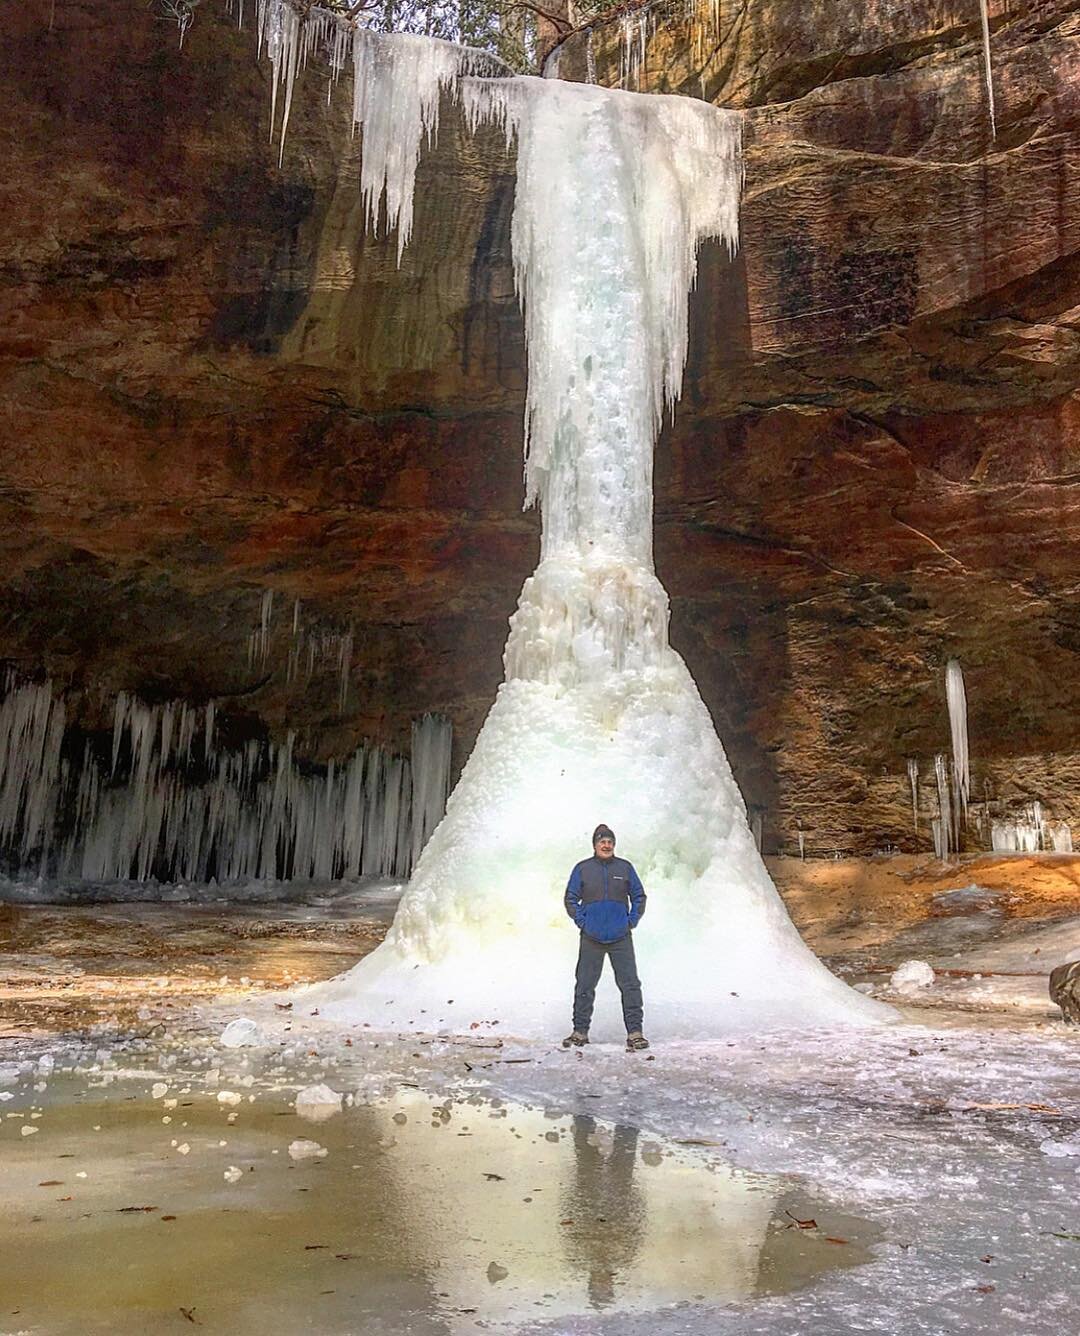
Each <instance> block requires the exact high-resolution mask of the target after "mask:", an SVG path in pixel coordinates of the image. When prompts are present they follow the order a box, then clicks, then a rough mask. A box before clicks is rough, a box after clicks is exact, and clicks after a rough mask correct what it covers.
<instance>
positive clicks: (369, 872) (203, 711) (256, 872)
mask: <svg viewBox="0 0 1080 1336" xmlns="http://www.w3.org/2000/svg"><path fill="white" fill-rule="evenodd" d="M215 723H216V719H215V709H214V705H213V703H212V702H211V703H210V704H209V705H207V706H206V707H205V708H195V707H192V706H189V705H188V704H187V703H185V702H168V703H166V704H163V705H147V704H145V703H144V702H142V701H140V700H138V699H137V698H135V697H133V696H130V695H128V694H126V693H124V692H121V693H120V695H119V696H118V697H117V700H116V706H115V710H114V719H113V734H112V746H111V756H110V757H109V759H108V760H106V759H105V758H104V757H101V756H98V755H96V754H95V752H94V749H93V748H92V746H91V745H90V744H89V743H87V744H86V745H85V746H84V747H83V749H82V752H81V755H80V756H79V757H78V758H77V759H67V758H65V757H64V755H63V752H64V709H63V704H62V702H61V701H60V700H58V699H57V698H56V697H55V696H54V693H53V691H52V688H51V686H50V684H49V683H44V684H41V685H35V686H17V685H15V684H14V683H11V682H9V691H8V695H7V696H6V698H5V699H4V701H3V703H2V704H0V850H2V851H3V853H4V854H5V855H6V857H7V860H8V862H9V865H10V866H11V868H12V869H13V870H14V871H16V872H19V873H21V874H23V875H26V874H31V875H35V876H57V877H60V878H68V877H78V878H81V879H84V880H88V881H111V880H123V881H127V880H133V881H146V880H149V879H151V878H153V879H156V880H159V881H185V882H206V881H209V880H211V879H216V880H218V881H243V880H251V879H257V880H270V881H285V880H296V879H305V880H306V879H314V880H335V879H338V878H343V877H344V878H351V877H357V876H361V875H363V876H393V877H405V876H407V875H408V874H409V871H410V870H411V868H412V865H413V863H414V861H415V859H416V858H417V857H419V854H420V851H421V850H422V848H423V846H424V844H425V843H426V841H427V838H428V836H429V835H430V833H431V831H432V830H433V829H434V828H435V826H436V825H437V824H438V822H439V819H440V818H441V816H442V812H443V808H444V806H445V803H446V793H447V785H448V782H449V775H450V746H451V729H450V725H449V724H448V723H447V722H446V721H445V720H443V719H439V718H436V717H435V716H432V715H426V716H425V717H424V718H423V719H421V720H419V721H417V722H416V723H415V724H414V725H413V759H412V763H411V764H410V762H409V760H408V759H406V758H403V757H400V756H394V755H392V754H390V753H389V752H387V751H385V750H384V749H383V748H381V747H376V746H364V747H360V748H359V749H358V750H357V751H356V752H354V753H353V755H352V756H351V757H349V758H348V759H347V760H345V761H344V762H340V763H338V762H333V761H331V762H330V763H329V764H328V765H327V767H326V772H325V774H311V773H309V772H307V771H306V770H305V769H302V768H301V767H300V766H299V765H298V763H297V760H296V757H295V735H293V734H289V736H288V737H287V739H286V741H285V742H284V744H276V743H272V742H260V741H249V742H248V743H247V744H246V745H245V746H243V747H241V748H239V749H231V748H225V747H222V746H220V745H219V744H218V741H217V739H216V735H215V733H216V730H215ZM67 750H68V751H70V750H71V748H70V746H69V747H68V749H67Z"/></svg>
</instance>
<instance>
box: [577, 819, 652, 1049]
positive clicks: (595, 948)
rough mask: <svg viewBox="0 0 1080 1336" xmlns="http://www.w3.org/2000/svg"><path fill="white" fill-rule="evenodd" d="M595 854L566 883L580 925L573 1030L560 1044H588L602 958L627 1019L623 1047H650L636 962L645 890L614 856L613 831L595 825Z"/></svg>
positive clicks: (631, 870) (627, 866)
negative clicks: (643, 1030) (635, 932)
mask: <svg viewBox="0 0 1080 1336" xmlns="http://www.w3.org/2000/svg"><path fill="white" fill-rule="evenodd" d="M592 844H593V856H592V857H591V858H586V859H584V860H583V861H582V862H580V863H578V865H577V866H576V867H575V868H574V870H573V872H571V873H570V880H569V881H568V882H567V883H566V898H565V900H564V902H563V903H564V904H565V905H566V912H567V913H568V914H569V915H570V917H571V918H572V919H573V920H574V922H575V923H576V924H577V926H578V927H579V928H580V929H581V948H580V950H579V951H578V963H577V979H576V987H575V989H574V1031H573V1034H569V1035H567V1037H566V1038H565V1039H564V1040H563V1041H562V1042H563V1048H570V1047H571V1046H573V1047H575V1048H580V1047H581V1046H582V1045H583V1044H587V1043H588V1042H589V1024H590V1022H591V1021H592V1013H593V1002H594V1000H595V998H596V985H597V984H598V983H599V982H600V975H601V973H602V972H603V968H604V957H605V956H608V957H610V958H611V968H612V969H613V970H614V971H615V982H616V983H617V984H618V986H619V992H620V993H621V994H622V1009H623V1020H624V1021H625V1023H626V1048H627V1051H628V1052H630V1053H634V1052H637V1051H638V1050H640V1049H643V1048H648V1047H649V1041H648V1040H647V1039H646V1038H645V1036H644V1035H643V1034H642V1033H641V1023H642V1005H641V982H640V980H639V979H638V974H637V963H636V961H635V960H634V939H633V938H632V937H631V936H630V930H631V929H632V928H636V927H637V925H638V923H639V922H640V921H641V916H642V914H644V913H645V888H644V887H643V886H642V884H641V878H640V877H639V876H638V874H637V873H636V872H635V871H634V865H633V864H632V863H628V862H627V861H626V859H625V858H616V857H615V833H614V831H612V830H611V829H610V828H609V827H608V826H605V825H599V826H597V827H596V829H595V830H594V831H593V837H592Z"/></svg>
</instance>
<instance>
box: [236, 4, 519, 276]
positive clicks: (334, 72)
mask: <svg viewBox="0 0 1080 1336" xmlns="http://www.w3.org/2000/svg"><path fill="white" fill-rule="evenodd" d="M256 21H257V27H258V36H259V51H260V53H261V52H262V51H263V50H265V52H266V54H267V56H268V57H269V59H270V63H271V66H272V75H271V87H272V92H271V104H270V134H271V137H273V134H274V131H275V127H276V125H277V103H278V93H279V90H283V93H284V105H283V109H282V115H281V131H280V135H281V149H280V153H281V154H284V152H285V133H286V130H287V129H288V125H289V115H290V112H291V110H292V100H293V90H294V88H295V85H296V78H297V75H298V74H299V72H300V71H301V70H302V69H303V68H304V66H305V65H306V64H307V63H308V60H309V59H310V57H311V55H312V53H313V52H319V53H320V54H321V55H322V56H323V57H324V59H325V62H326V64H327V66H328V67H329V73H330V82H331V86H332V85H333V83H334V82H336V81H337V79H338V78H339V77H340V75H341V73H342V71H343V70H344V69H345V67H346V65H347V64H351V66H352V72H353V109H352V118H353V126H354V128H358V127H362V128H363V132H364V154H363V160H362V164H361V172H360V190H361V193H362V195H363V200H364V208H365V212H366V214H367V218H368V223H369V226H370V227H371V230H372V231H373V232H376V233H377V231H378V225H379V218H380V212H384V213H385V218H386V227H387V230H388V231H393V230H394V229H395V228H396V229H397V236H398V260H399V261H400V259H401V254H402V252H403V251H404V249H405V247H406V246H407V245H408V243H409V237H410V236H411V235H412V218H413V191H414V187H415V184H416V166H417V163H418V162H419V161H420V151H421V148H422V147H423V144H424V142H425V141H428V142H430V141H431V140H432V139H433V138H434V136H435V133H436V131H437V130H438V125H439V99H440V96H441V95H442V93H443V91H444V90H450V91H453V90H454V89H455V88H456V87H457V83H458V80H459V79H461V78H462V76H464V75H466V74H481V75H491V74H502V73H505V72H506V67H505V65H503V63H502V62H501V61H500V60H497V59H496V58H495V57H494V56H491V55H488V54H487V53H486V52H483V51H476V50H474V49H473V48H471V47H466V46H458V45H456V44H455V43H453V42H443V41H439V40H438V39H436V38H432V37H420V36H415V35H413V34H412V33H372V32H370V31H369V30H368V29H367V28H363V27H360V26H356V25H353V24H351V23H348V22H345V21H343V19H342V17H341V15H340V14H335V13H333V12H331V11H330V10H326V9H321V8H319V7H317V6H316V7H314V8H312V9H311V10H309V11H308V13H307V15H306V16H305V17H304V18H303V19H301V18H300V16H299V14H298V12H297V10H296V9H295V8H294V6H293V5H292V4H290V3H289V0H257V6H256Z"/></svg>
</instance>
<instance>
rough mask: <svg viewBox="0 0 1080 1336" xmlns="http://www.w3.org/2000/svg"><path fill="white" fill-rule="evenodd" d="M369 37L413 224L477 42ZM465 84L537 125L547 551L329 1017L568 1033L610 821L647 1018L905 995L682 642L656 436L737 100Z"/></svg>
mask: <svg viewBox="0 0 1080 1336" xmlns="http://www.w3.org/2000/svg"><path fill="white" fill-rule="evenodd" d="M356 40H357V41H358V42H360V41H362V42H363V43H364V44H365V52H366V54H365V55H364V62H365V66H364V78H365V92H364V97H363V101H362V106H361V104H360V103H359V102H358V103H357V104H356V105H358V106H360V112H359V113H358V114H359V115H360V117H361V119H362V123H363V125H364V132H365V137H364V153H365V159H366V161H365V164H364V169H363V171H364V180H365V181H374V182H376V183H378V182H382V183H383V187H384V190H385V197H386V203H387V207H388V212H390V213H391V214H392V215H396V216H397V217H398V219H399V228H400V227H407V225H408V221H409V220H410V219H411V216H412V215H411V187H412V180H413V172H414V169H415V153H414V150H416V148H417V147H418V146H419V144H420V142H421V140H422V139H423V138H424V137H425V135H427V134H429V133H430V131H431V129H432V126H433V121H432V119H431V113H430V112H421V113H420V114H418V113H417V107H418V106H422V105H424V98H426V97H428V96H429V90H430V87H431V82H430V79H431V71H432V70H433V69H436V68H437V69H440V70H441V69H443V68H446V67H449V66H452V65H453V64H454V61H455V60H457V58H456V57H455V58H453V59H450V58H448V57H446V56H445V53H443V52H441V51H439V50H438V49H433V48H432V44H431V43H428V42H425V39H421V38H416V37H404V36H401V35H398V36H394V37H390V38H386V39H379V40H378V41H377V42H375V39H372V38H371V37H370V35H365V36H364V37H363V38H362V39H361V38H357V39H356ZM373 43H374V44H373ZM417 43H421V44H423V50H422V51H421V49H420V47H417V46H416V44H417ZM441 45H443V44H435V48H438V47H440V46H441ZM406 50H408V51H414V50H415V51H416V52H417V53H418V54H417V56H416V58H415V59H411V58H410V59H408V60H405V59H403V58H402V52H403V51H406ZM425 53H426V54H425ZM458 68H459V70H460V69H461V66H460V64H459V65H458ZM403 79H404V80H406V81H411V82H407V83H405V84H404V85H403V84H402V83H401V82H400V81H401V80H403ZM445 88H446V92H447V93H448V94H451V95H456V96H457V97H458V98H459V99H460V100H461V102H462V103H463V105H464V110H465V113H466V116H467V119H468V121H469V123H470V124H471V125H473V126H476V125H478V124H480V123H481V122H494V123H495V124H497V125H499V126H501V127H502V128H503V129H504V130H505V133H506V136H507V139H508V140H513V141H516V144H517V154H518V178H517V192H516V200H515V207H514V215H513V223H512V242H513V252H514V265H515V271H516V275H517V284H518V289H519V293H520V297H521V300H522V304H523V307H524V312H525V322H526V333H527V341H528V394H527V408H526V436H527V493H528V496H529V497H530V498H533V497H535V498H537V499H538V500H539V503H540V506H541V510H542V515H543V541H542V550H541V559H540V564H539V566H538V568H537V570H536V572H535V574H534V575H533V576H532V577H531V578H530V579H529V580H528V581H527V582H526V584H525V587H524V589H523V591H522V594H521V598H520V600H519V603H518V608H517V611H516V612H515V613H514V615H513V618H512V619H511V626H510V636H509V640H508V643H507V647H506V653H505V667H506V677H505V681H504V682H503V684H502V686H501V687H500V689H499V692H498V696H497V698H496V701H495V703H494V705H493V707H492V709H491V712H490V713H489V715H488V717H487V720H486V721H485V723H484V726H483V728H482V730H481V732H480V735H479V737H478V739H477V742H476V746H475V749H474V750H473V753H472V755H471V756H470V758H469V760H468V762H467V764H466V766H465V769H464V772H463V774H462V776H461V779H460V781H459V783H458V785H457V788H456V789H455V791H454V793H453V794H452V795H451V797H450V800H449V803H448V805H447V811H446V816H445V818H444V819H443V821H442V822H441V824H440V825H439V827H438V829H437V830H436V831H435V833H434V834H433V835H432V837H431V839H430V841H429V842H428V844H427V846H426V848H425V849H424V852H423V854H422V856H421V858H420V861H419V864H418V866H417V868H416V871H415V874H414V876H413V879H412V881H411V883H410V885H409V887H408V890H407V892H406V894H405V896H404V898H403V899H402V902H401V905H400V907H399V910H398V914H397V917H396V919H395V921H394V925H393V927H392V929H391V931H390V933H389V935H388V937H387V939H386V941H385V942H384V943H383V945H382V946H380V947H379V948H378V950H376V951H375V952H374V953H373V954H372V955H371V956H369V957H367V958H366V959H365V960H363V961H362V962H361V963H360V964H359V965H358V966H356V968H354V969H353V970H351V971H349V973H347V974H345V975H343V976H341V977H340V978H338V979H336V980H332V981H331V982H330V983H329V984H325V985H321V986H319V987H318V988H316V989H315V990H313V991H311V992H310V993H308V994H307V997H308V998H309V999H310V1000H311V1001H312V1002H317V1003H318V1005H319V1007H320V1009H321V1014H322V1015H323V1016H329V1017H332V1018H336V1019H339V1020H342V1021H351V1022H361V1021H363V1022H368V1023H371V1024H375V1025H378V1026H380V1027H387V1026H389V1027H392V1028H396V1029H399V1030H405V1029H409V1028H415V1029H416V1030H422V1031H433V1030H451V1031H453V1030H469V1029H470V1028H472V1027H474V1026H476V1025H477V1024H480V1025H485V1024H491V1025H499V1026H500V1030H499V1033H513V1034H519V1035H538V1036H546V1037H550V1036H552V1035H555V1034H559V1033H562V1031H563V1030H564V1029H565V1028H566V1026H567V1025H568V1023H569V1004H570V992H571V986H572V974H573V968H574V960H575V956H576V950H577V933H576V931H575V929H574V928H573V926H572V925H571V924H570V922H569V921H568V919H567V918H566V915H565V913H564V911H563V908H562V895H563V890H564V887H565V883H566V879H567V875H568V873H569V871H570V868H571V866H572V865H573V864H574V862H576V861H577V860H578V859H579V858H582V857H584V856H586V855H587V854H588V853H589V851H590V850H589V835H590V832H591V830H592V828H593V826H594V825H595V824H596V822H597V821H599V820H604V821H606V822H608V823H610V824H611V825H612V826H613V827H614V828H615V830H616V832H617V834H618V836H619V845H618V851H619V853H620V854H623V855H625V856H626V857H628V858H630V859H632V860H633V861H634V863H635V864H636V866H637V868H638V870H639V872H640V873H641V875H642V878H643V880H644V882H645V885H646V887H647V890H648V892H649V910H648V913H647V915H646V917H645V919H644V921H643V923H642V925H641V927H640V929H639V930H638V931H637V933H636V945H637V950H638V957H639V963H640V968H641V974H642V979H643V982H644V987H645V1001H646V1027H647V1030H648V1032H649V1033H650V1034H656V1035H659V1036H668V1037H670V1036H678V1035H682V1036H687V1037H701V1036H707V1035H711V1034H716V1033H720V1032H723V1031H725V1030H728V1029H731V1028H735V1027H740V1026H747V1027H759V1026H762V1025H767V1024H779V1025H785V1024H786V1025H797V1026H806V1025H808V1024H814V1023H824V1022H833V1021H848V1022H863V1023H866V1022H870V1021H872V1020H874V1019H877V1018H883V1017H885V1016H887V1015H889V1014H890V1013H888V1011H887V1010H886V1009H884V1008H882V1007H880V1006H879V1005H877V1004H875V1003H872V1002H869V1001H868V1000H867V999H865V998H863V997H861V996H859V995H858V994H856V993H854V992H852V991H851V990H849V989H848V988H847V987H846V986H845V985H843V984H842V983H840V982H839V981H838V980H837V979H835V978H834V977H833V976H832V975H830V974H829V973H828V971H827V970H826V969H825V968H824V967H823V966H822V965H821V964H820V963H819V962H818V961H817V960H816V959H815V957H814V956H813V955H812V953H811V952H810V951H809V950H808V949H807V948H806V946H805V945H804V944H803V942H802V940H801V939H800V937H799V935H798V933H797V932H796V931H795V929H794V927H793V926H792V924H791V922H790V920H789V918H788V916H787V913H786V912H785V909H784V906H783V904H782V902H781V900H780V898H779V896H778V894H777V892H776V890H775V888H774V887H773V885H772V883H771V881H770V879H769V876H768V874H767V872H766V870H765V867H764V865H763V863H762V861H761V858H760V856H759V854H758V851H757V849H756V848H755V846H754V840H753V838H752V836H751V832H750V828H749V826H748V824H747V819H746V809H745V806H744V803H743V800H742V797H741V796H740V794H739V791H738V789H737V787H736V785H735V782H734V780H733V778H732V775H731V770H730V767H729V766H728V762H727V759H726V757H725V755H724V752H723V749H722V747H721V745H720V742H719V739H718V738H717V736H716V732H715V730H714V728H713V724H712V720H711V718H710V716H709V713H708V711H707V710H706V708H705V706H704V704H703V702H702V700H701V697H700V695H699V694H698V691H697V688H696V686H695V685H694V682H693V679H692V678H691V676H690V674H689V672H688V671H687V669H686V666H685V664H684V663H683V661H682V659H681V658H680V657H679V655H678V654H677V653H675V651H674V650H672V649H671V647H670V645H669V644H668V637H667V630H668V603H667V596H666V594H665V592H664V590H663V588H662V586H661V584H660V582H659V581H658V580H657V578H656V575H655V573H654V570H653V561H652V469H653V446H654V443H655V440H656V436H657V433H658V430H659V427H660V423H661V419H662V416H663V413H664V411H665V408H667V407H669V406H670V405H671V404H673V403H674V401H675V399H676V398H677V396H678V394H679V390H680V385H681V380H682V370H683V364H684V361H685V357H686V344H687V302H688V294H689V291H690V288H691V286H692V284H693V281H694V275H695V270H696V263H697V251H698V247H699V245H700V243H701V242H702V241H703V240H705V239H706V238H719V239H720V240H721V241H722V242H723V243H724V244H725V245H726V246H727V247H728V249H729V250H733V249H734V248H735V246H736V244H737V225H738V206H739V194H740V188H741V175H742V167H741V157H740V121H739V118H738V116H737V115H736V114H734V113H731V112H725V111H720V110H718V109H716V108H714V107H712V106H710V105H708V104H706V103H701V102H696V101H692V100H690V99H685V98H678V97H660V96H642V95H639V94H634V93H626V92H618V91H612V90H606V89H602V88H598V87H595V86H591V85H576V84H567V83H561V82H559V81H557V80H550V79H549V80H541V79H530V78H517V79H474V78H469V77H465V78H461V79H459V80H457V81H456V82H454V81H450V82H449V83H447V84H446V85H445ZM427 105H429V106H430V105H431V104H427ZM368 117H371V118H374V120H373V121H372V124H373V125H374V124H376V123H377V126H378V129H377V132H376V133H373V134H369V131H368V125H369V122H368V119H367V118H368ZM373 159H374V160H373ZM371 199H372V197H371V196H369V202H370V200H371ZM374 204H375V207H377V205H378V199H377V198H375V200H374ZM614 993H615V990H614V988H613V987H611V986H609V985H605V987H603V988H602V989H601V990H600V995H599V997H598V1009H597V1018H596V1022H595V1025H594V1033H595V1034H596V1035H597V1037H602V1036H603V1034H604V1032H605V1031H607V1032H608V1033H609V1035H610V1037H614V1035H615V1033H616V1029H617V1022H616V1019H615V1018H616V1009H615V998H614Z"/></svg>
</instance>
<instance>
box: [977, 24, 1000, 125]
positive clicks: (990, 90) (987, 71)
mask: <svg viewBox="0 0 1080 1336" xmlns="http://www.w3.org/2000/svg"><path fill="white" fill-rule="evenodd" d="M979 23H980V26H981V28H982V54H983V77H984V78H985V80H986V106H987V110H988V111H989V113H990V137H991V138H992V139H996V138H997V115H996V113H995V111H994V67H993V64H992V62H991V59H990V10H989V6H988V3H987V0H979Z"/></svg>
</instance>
